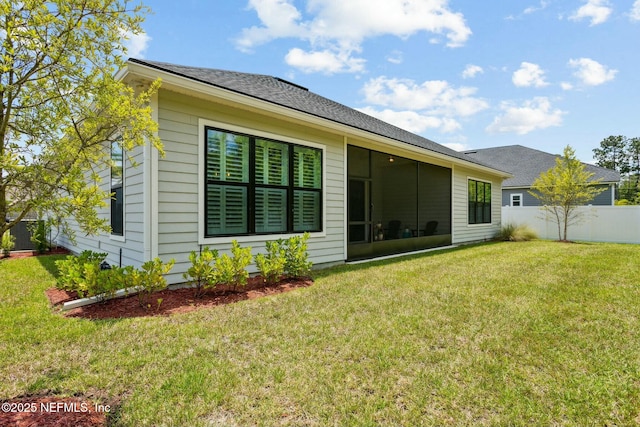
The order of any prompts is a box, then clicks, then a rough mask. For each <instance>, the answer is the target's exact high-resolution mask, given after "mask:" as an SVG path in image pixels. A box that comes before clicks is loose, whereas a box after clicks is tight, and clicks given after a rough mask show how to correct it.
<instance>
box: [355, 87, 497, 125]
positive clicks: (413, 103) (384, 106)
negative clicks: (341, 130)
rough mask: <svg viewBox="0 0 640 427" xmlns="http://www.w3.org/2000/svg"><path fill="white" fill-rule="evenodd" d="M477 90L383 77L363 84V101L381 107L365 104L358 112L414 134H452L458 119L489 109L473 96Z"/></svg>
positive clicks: (481, 100)
mask: <svg viewBox="0 0 640 427" xmlns="http://www.w3.org/2000/svg"><path fill="white" fill-rule="evenodd" d="M476 91H477V89H476V88H473V87H459V88H456V87H452V86H451V85H450V84H449V83H448V82H446V81H442V80H432V81H426V82H423V83H421V84H418V83H416V82H414V81H413V80H409V79H395V78H387V77H384V76H383V77H378V78H374V79H371V80H369V81H368V82H367V83H365V85H364V87H363V92H364V95H365V101H366V102H367V103H369V104H371V105H376V106H379V107H381V108H374V107H372V106H368V107H365V108H361V109H360V111H362V112H364V113H366V114H369V115H371V116H374V117H377V118H379V119H380V120H384V121H386V122H388V123H392V124H394V125H396V126H398V127H400V128H402V129H406V130H408V131H410V132H414V133H421V132H424V131H425V130H427V129H436V130H438V131H439V132H442V133H451V132H455V131H457V130H459V129H461V128H462V126H461V124H460V122H459V121H458V119H459V118H464V117H469V116H471V115H474V114H476V113H478V112H480V111H482V110H485V109H487V108H489V104H488V103H487V102H486V101H484V100H483V99H481V98H478V97H476V96H475V93H476Z"/></svg>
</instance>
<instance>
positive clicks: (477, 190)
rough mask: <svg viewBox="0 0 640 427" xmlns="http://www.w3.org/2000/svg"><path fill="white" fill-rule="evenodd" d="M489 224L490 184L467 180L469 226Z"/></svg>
mask: <svg viewBox="0 0 640 427" xmlns="http://www.w3.org/2000/svg"><path fill="white" fill-rule="evenodd" d="M490 223H491V183H490V182H484V181H476V180H473V179H470V180H469V224H490Z"/></svg>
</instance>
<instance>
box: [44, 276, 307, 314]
mask: <svg viewBox="0 0 640 427" xmlns="http://www.w3.org/2000/svg"><path fill="white" fill-rule="evenodd" d="M312 283H313V282H312V280H311V279H300V280H284V281H281V282H278V283H276V284H275V285H271V286H269V285H267V284H265V283H264V280H263V279H262V278H261V277H252V278H249V281H248V283H247V285H246V286H243V287H239V288H238V289H237V290H235V291H234V290H232V289H230V288H228V287H225V286H220V287H216V289H213V290H208V291H207V292H205V294H204V295H203V296H201V297H199V298H196V297H195V296H194V295H195V290H194V289H191V288H183V289H175V290H169V289H166V290H163V291H159V292H154V293H153V294H152V295H151V297H150V298H149V306H147V307H141V306H140V303H139V302H138V296H137V295H130V296H126V297H121V298H114V299H111V300H107V301H104V302H98V303H96V304H91V305H86V306H84V307H79V308H74V309H72V310H69V311H65V312H63V314H64V315H65V316H67V317H81V318H85V319H117V318H125V317H144V316H168V315H172V314H176V313H186V312H189V311H194V310H198V309H201V308H206V307H213V306H217V305H224V304H231V303H234V302H238V301H242V300H247V299H254V298H260V297H264V296H268V295H275V294H280V293H283V292H288V291H291V290H294V289H297V288H303V287H307V286H310V285H311V284H312ZM46 295H47V297H48V298H49V301H50V302H51V305H53V306H60V305H61V304H62V303H64V302H67V301H72V300H74V299H77V295H76V294H74V293H69V292H66V291H61V290H59V289H55V288H51V289H47V291H46ZM160 299H162V301H160Z"/></svg>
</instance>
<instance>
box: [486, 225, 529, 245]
mask: <svg viewBox="0 0 640 427" xmlns="http://www.w3.org/2000/svg"><path fill="white" fill-rule="evenodd" d="M537 238H538V235H537V233H536V232H535V231H534V230H533V229H531V228H530V227H529V226H528V225H525V224H521V225H515V224H505V225H503V226H502V227H501V228H500V231H499V232H498V234H497V235H496V240H502V241H505V242H525V241H529V240H533V239H537Z"/></svg>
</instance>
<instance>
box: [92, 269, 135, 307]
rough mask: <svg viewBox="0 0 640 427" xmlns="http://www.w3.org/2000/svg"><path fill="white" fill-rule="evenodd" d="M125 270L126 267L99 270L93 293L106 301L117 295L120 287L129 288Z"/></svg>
mask: <svg viewBox="0 0 640 427" xmlns="http://www.w3.org/2000/svg"><path fill="white" fill-rule="evenodd" d="M124 272H125V269H124V268H119V267H111V268H108V269H106V270H102V269H100V270H98V271H97V274H96V277H95V282H94V283H95V285H94V286H93V289H92V294H93V295H96V296H99V297H100V300H101V301H104V300H107V299H110V298H113V297H115V295H116V291H118V290H120V289H127V283H126V281H125V277H124Z"/></svg>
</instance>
